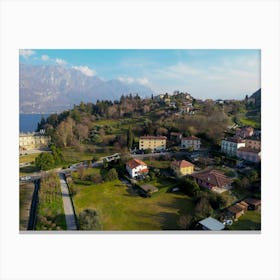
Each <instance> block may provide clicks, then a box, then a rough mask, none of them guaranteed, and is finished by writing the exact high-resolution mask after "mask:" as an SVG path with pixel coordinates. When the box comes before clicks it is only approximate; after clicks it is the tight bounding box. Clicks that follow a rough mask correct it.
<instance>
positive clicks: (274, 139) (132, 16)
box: [0, 0, 280, 280]
mask: <svg viewBox="0 0 280 280" xmlns="http://www.w3.org/2000/svg"><path fill="white" fill-rule="evenodd" d="M279 33H280V32H279V2H278V1H267V0H266V1H172V2H171V1H151V2H148V1H143V2H140V1H139V2H137V1H134V2H128V1H103V2H101V1H100V2H98V1H92V2H90V1H68V2H66V1H57V2H55V1H24V0H22V1H14V0H11V1H8V0H6V1H2V2H1V84H0V85H1V100H0V106H1V110H0V114H1V118H0V121H1V158H0V160H1V169H0V171H1V176H0V180H1V185H0V186H1V193H0V199H1V203H0V207H1V244H0V248H1V250H0V251H1V255H0V256H1V267H0V271H1V272H0V273H1V274H0V275H1V278H2V279H30V280H31V279H57V278H58V279H254V280H255V279H279V277H280V272H279V263H280V260H279V236H280V234H279V221H280V219H279V212H280V211H279V95H278V94H279V49H280V46H279ZM23 48H34V49H43V48H72V49H74V48H138V49H139V48H185V49H196V48H207V49H212V48H230V49H232V48H250V49H253V48H255V49H259V48H260V49H261V50H262V94H263V99H262V107H263V110H262V122H263V124H262V138H263V139H262V140H263V148H262V150H263V151H262V161H263V174H262V190H263V191H262V233H261V234H258V235H251V234H246V235H242V234H238V235H235V234H234V235H233V234H232V235H220V234H219V235H207V236H206V235H205V234H201V235H196V234H187V235H170V234H169V235H165V234H163V235H162V234H161V235H156V234H145V235H141V234H135V235H129V234H118V235H110V234H105V235H101V234H99V235H66V234H58V235H53V234H51V235H45V234H40V235H33V234H31V235H27V234H21V235H20V234H19V232H18V189H17V187H18V137H17V134H18V49H23ZM143 260H144V264H143ZM140 264H141V265H140Z"/></svg>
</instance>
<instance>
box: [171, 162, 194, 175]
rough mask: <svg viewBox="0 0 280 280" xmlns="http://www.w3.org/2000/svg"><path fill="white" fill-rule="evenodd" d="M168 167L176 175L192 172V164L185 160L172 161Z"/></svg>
mask: <svg viewBox="0 0 280 280" xmlns="http://www.w3.org/2000/svg"><path fill="white" fill-rule="evenodd" d="M170 168H171V169H172V170H173V171H174V173H175V174H176V175H177V176H184V175H187V174H192V173H193V171H194V165H193V164H192V163H190V162H188V161H186V160H178V161H173V162H171V164H170Z"/></svg>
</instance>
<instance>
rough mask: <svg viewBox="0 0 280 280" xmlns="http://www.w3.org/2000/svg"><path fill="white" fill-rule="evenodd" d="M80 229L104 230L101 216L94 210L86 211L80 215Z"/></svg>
mask: <svg viewBox="0 0 280 280" xmlns="http://www.w3.org/2000/svg"><path fill="white" fill-rule="evenodd" d="M79 229H81V230H102V225H101V222H100V218H99V214H98V212H97V211H96V210H94V209H86V210H84V211H82V212H81V213H80V214H79Z"/></svg>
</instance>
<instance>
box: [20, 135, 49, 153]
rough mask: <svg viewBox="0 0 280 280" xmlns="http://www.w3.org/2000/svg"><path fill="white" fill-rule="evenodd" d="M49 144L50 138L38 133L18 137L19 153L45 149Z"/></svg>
mask: <svg viewBox="0 0 280 280" xmlns="http://www.w3.org/2000/svg"><path fill="white" fill-rule="evenodd" d="M50 142H51V137H50V136H46V135H42V134H39V133H24V134H20V135H19V149H20V151H24V150H32V149H40V148H46V147H48V145H49V144H50Z"/></svg>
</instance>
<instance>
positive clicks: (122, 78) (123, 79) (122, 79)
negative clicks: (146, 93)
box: [117, 76, 149, 85]
mask: <svg viewBox="0 0 280 280" xmlns="http://www.w3.org/2000/svg"><path fill="white" fill-rule="evenodd" d="M117 79H118V80H119V81H120V82H123V83H126V84H132V83H137V84H140V85H147V84H148V83H149V80H148V79H147V78H133V77H129V76H120V77H118V78H117Z"/></svg>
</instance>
